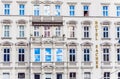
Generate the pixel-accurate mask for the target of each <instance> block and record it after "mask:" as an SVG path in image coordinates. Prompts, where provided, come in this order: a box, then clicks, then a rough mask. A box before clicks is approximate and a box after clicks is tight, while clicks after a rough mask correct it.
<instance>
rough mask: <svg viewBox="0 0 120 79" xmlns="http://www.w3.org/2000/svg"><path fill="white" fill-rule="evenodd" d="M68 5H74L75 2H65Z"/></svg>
mask: <svg viewBox="0 0 120 79" xmlns="http://www.w3.org/2000/svg"><path fill="white" fill-rule="evenodd" d="M67 4H68V5H76V4H77V2H67Z"/></svg>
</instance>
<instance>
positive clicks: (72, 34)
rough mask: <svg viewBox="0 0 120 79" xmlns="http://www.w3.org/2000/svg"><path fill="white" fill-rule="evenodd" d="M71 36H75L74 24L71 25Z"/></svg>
mask: <svg viewBox="0 0 120 79" xmlns="http://www.w3.org/2000/svg"><path fill="white" fill-rule="evenodd" d="M70 37H71V38H74V37H75V27H74V26H71V27H70Z"/></svg>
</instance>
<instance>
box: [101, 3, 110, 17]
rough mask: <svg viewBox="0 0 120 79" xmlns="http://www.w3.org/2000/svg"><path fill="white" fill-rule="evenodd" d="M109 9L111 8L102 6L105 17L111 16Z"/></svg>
mask: <svg viewBox="0 0 120 79" xmlns="http://www.w3.org/2000/svg"><path fill="white" fill-rule="evenodd" d="M108 9H109V7H108V6H107V5H105V6H102V10H103V16H108V15H109V14H108Z"/></svg>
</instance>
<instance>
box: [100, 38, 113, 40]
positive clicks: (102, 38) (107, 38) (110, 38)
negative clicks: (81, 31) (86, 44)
mask: <svg viewBox="0 0 120 79" xmlns="http://www.w3.org/2000/svg"><path fill="white" fill-rule="evenodd" d="M101 40H111V38H101Z"/></svg>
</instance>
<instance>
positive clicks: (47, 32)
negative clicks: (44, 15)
mask: <svg viewBox="0 0 120 79" xmlns="http://www.w3.org/2000/svg"><path fill="white" fill-rule="evenodd" d="M50 36H51V27H50V26H44V37H50Z"/></svg>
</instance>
